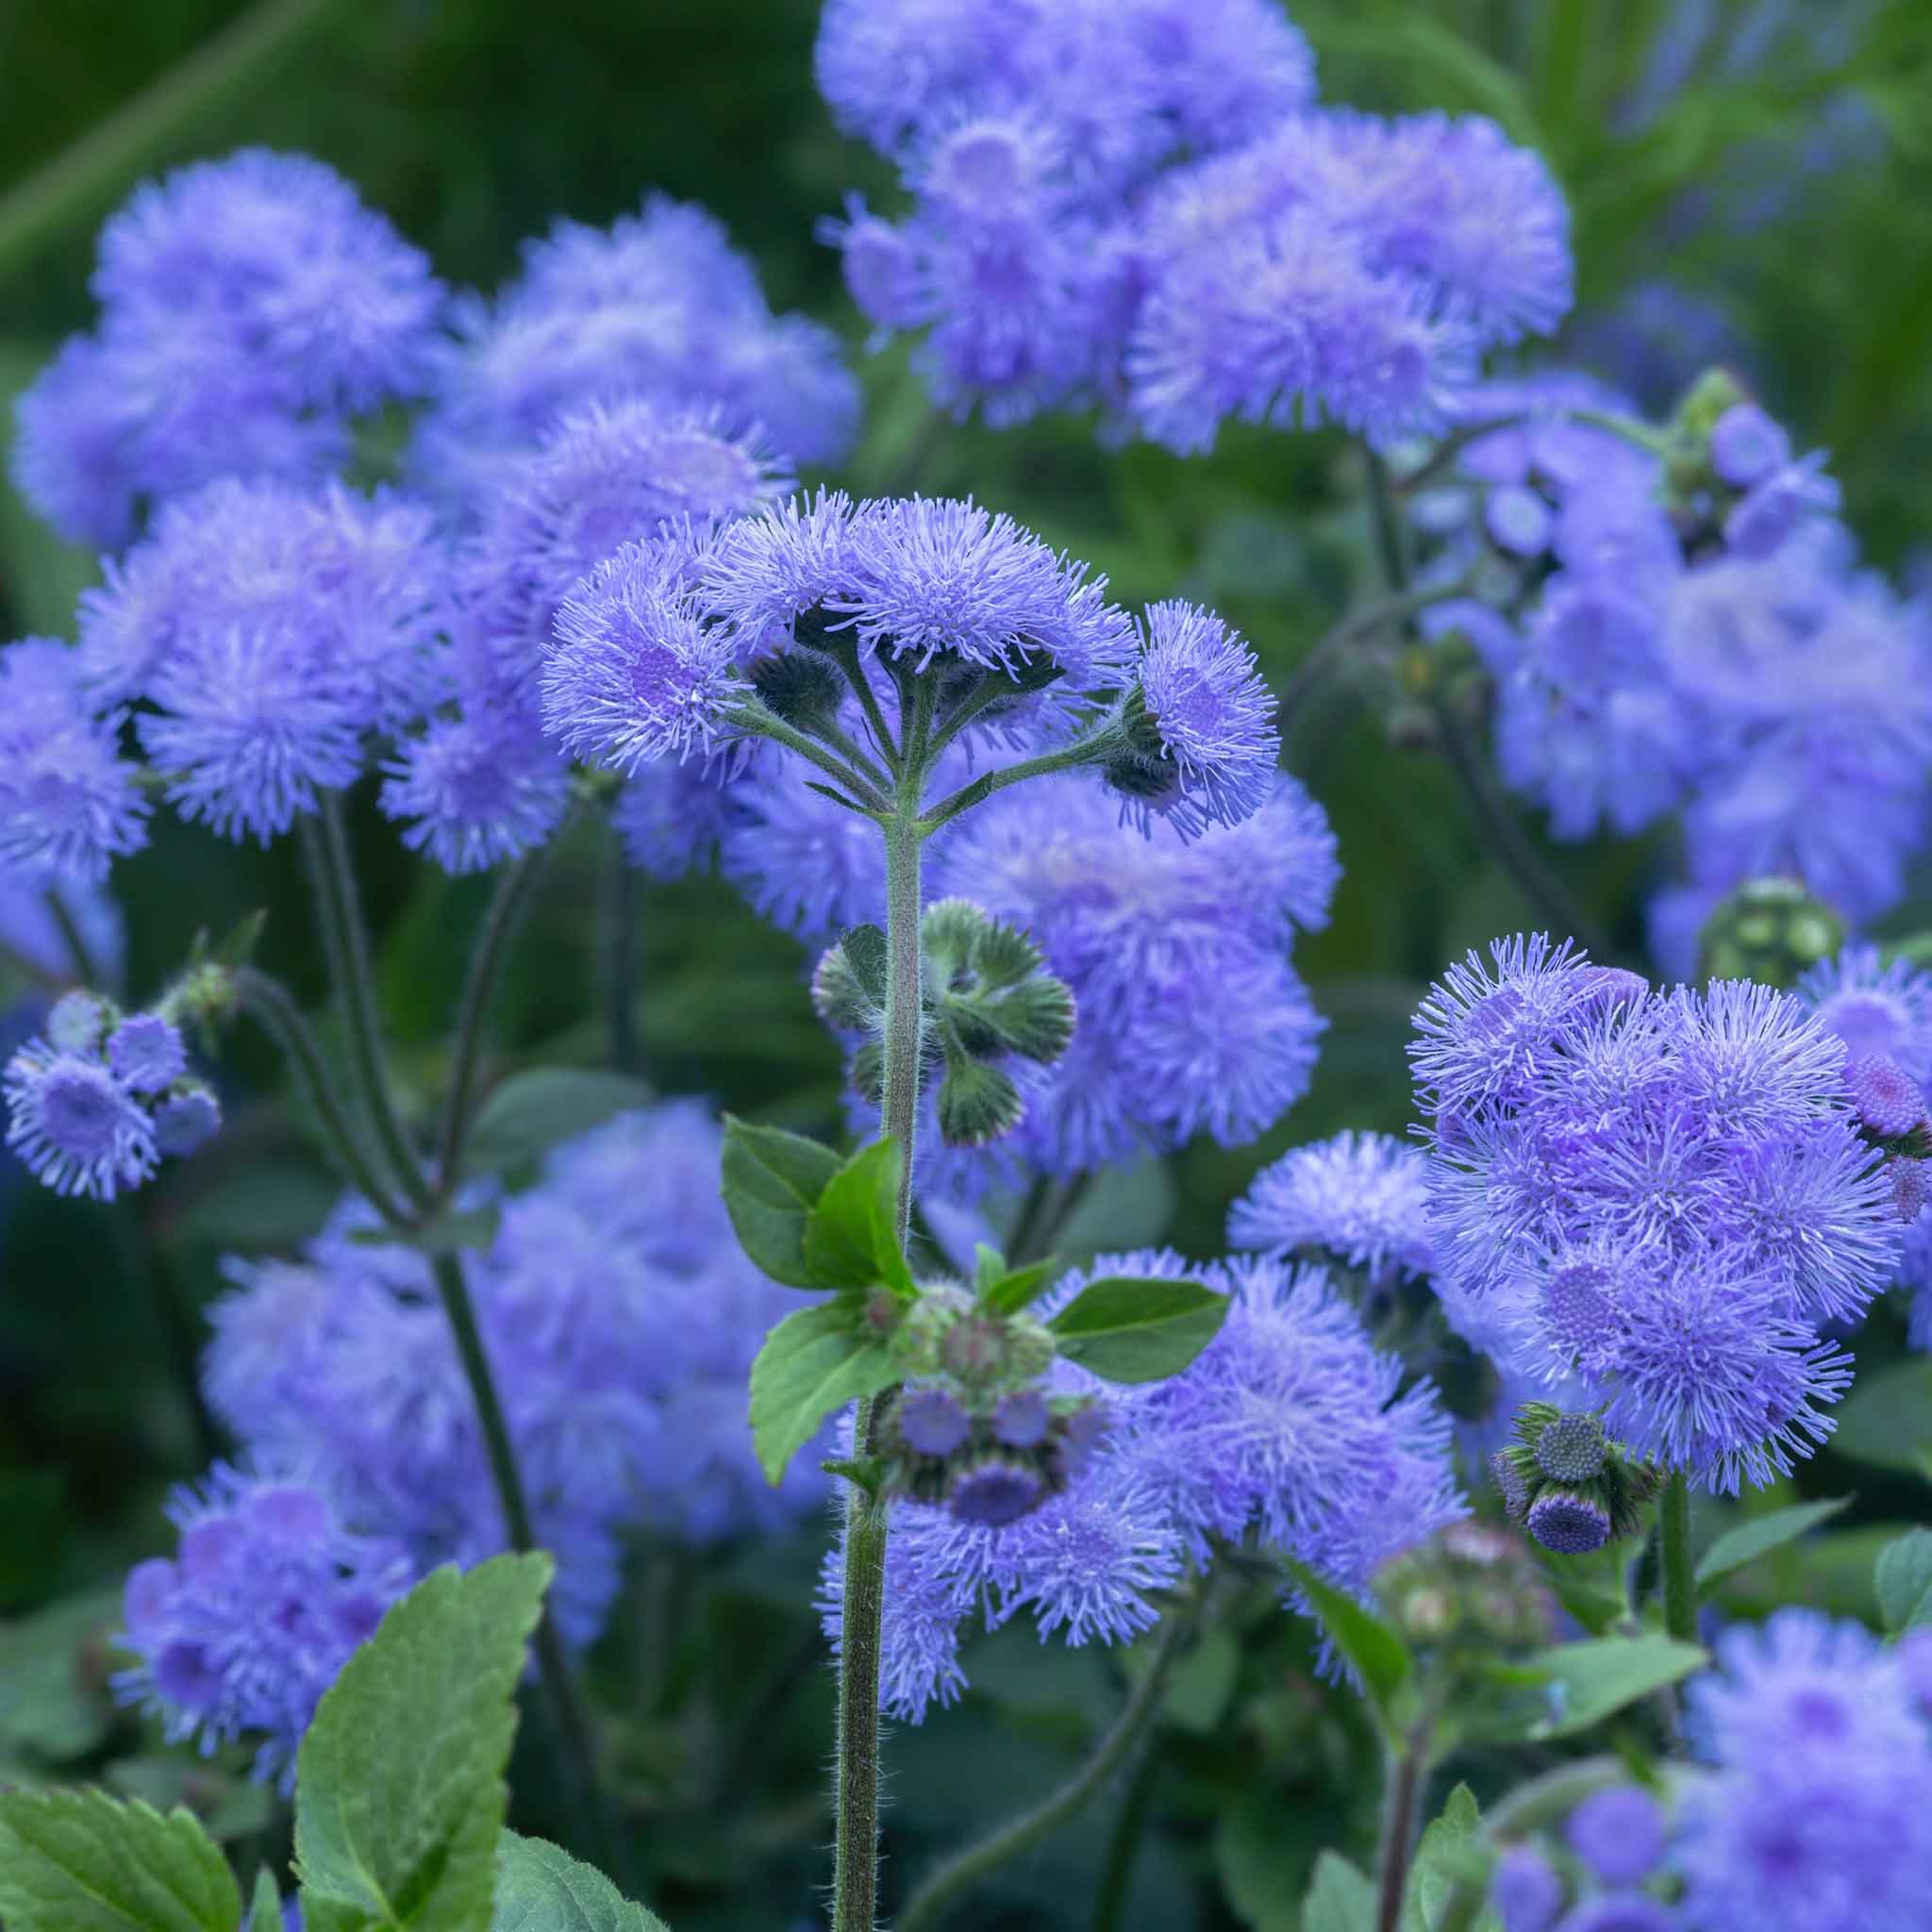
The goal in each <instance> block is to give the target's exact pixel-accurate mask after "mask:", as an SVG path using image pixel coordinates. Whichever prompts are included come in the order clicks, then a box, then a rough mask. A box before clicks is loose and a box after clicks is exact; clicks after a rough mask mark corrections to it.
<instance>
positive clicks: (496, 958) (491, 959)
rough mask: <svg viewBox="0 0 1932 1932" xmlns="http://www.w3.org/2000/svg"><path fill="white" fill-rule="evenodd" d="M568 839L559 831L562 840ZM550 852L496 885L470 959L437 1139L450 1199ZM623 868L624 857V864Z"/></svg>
mask: <svg viewBox="0 0 1932 1932" xmlns="http://www.w3.org/2000/svg"><path fill="white" fill-rule="evenodd" d="M561 835H562V828H561V827H559V830H558V836H559V837H560V836H561ZM549 851H550V847H549V845H540V846H538V847H537V848H536V849H535V850H534V851H532V852H526V853H525V855H524V856H523V857H522V858H519V859H518V860H517V861H516V862H515V863H514V864H513V865H512V866H510V867H509V869H508V871H507V872H506V873H504V874H503V876H502V877H501V878H499V879H498V880H497V882H496V891H495V892H494V894H493V895H492V896H491V901H490V906H489V909H488V910H487V911H486V912H485V913H484V915H483V924H482V926H481V928H480V929H479V930H478V932H477V934H476V943H475V947H474V948H473V949H472V950H471V953H470V965H469V971H468V974H467V975H466V976H465V978H464V981H463V997H462V1003H461V1005H460V1006H459V1007H458V1009H457V1030H456V1040H455V1044H454V1046H453V1048H452V1050H451V1056H450V1075H449V1091H447V1092H446V1093H445V1094H444V1095H443V1098H442V1125H441V1132H440V1133H439V1134H438V1136H437V1147H438V1153H437V1160H436V1190H437V1192H438V1194H439V1195H441V1197H442V1198H443V1199H444V1200H447V1199H448V1198H449V1195H450V1193H451V1191H453V1190H454V1189H455V1187H456V1185H457V1182H458V1178H459V1177H460V1174H461V1170H462V1164H463V1145H464V1142H465V1141H466V1140H467V1138H468V1135H469V1131H470V1123H471V1119H472V1114H473V1108H472V1104H471V1103H472V1101H473V1099H474V1097H475V1091H476V1073H477V1069H478V1068H479V1067H480V1065H481V1064H482V1059H483V1043H484V1038H485V1035H486V1033H487V1031H488V1023H489V1019H490V1007H491V1000H492V999H493V998H494V996H495V993H496V989H497V985H498V982H499V981H500V980H501V978H502V975H503V968H504V963H505V961H506V960H507V959H508V957H509V950H510V942H511V941H513V940H514V939H515V938H516V934H517V928H518V927H519V926H520V925H522V924H523V923H524V919H525V915H526V914H527V913H528V911H529V909H530V902H531V900H532V899H533V898H534V897H535V896H536V891H537V885H538V881H539V880H540V879H541V877H542V875H543V867H544V862H545V859H546V858H547V857H548V854H549ZM622 862H623V855H622V852H620V853H619V863H620V864H622Z"/></svg>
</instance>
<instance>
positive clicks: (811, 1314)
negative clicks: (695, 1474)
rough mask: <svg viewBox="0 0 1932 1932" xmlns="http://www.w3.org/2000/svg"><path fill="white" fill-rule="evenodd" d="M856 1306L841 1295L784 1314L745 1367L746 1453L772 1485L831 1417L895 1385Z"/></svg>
mask: <svg viewBox="0 0 1932 1932" xmlns="http://www.w3.org/2000/svg"><path fill="white" fill-rule="evenodd" d="M863 1322H864V1307H863V1304H862V1303H860V1302H859V1301H858V1300H857V1299H855V1298H852V1297H849V1296H845V1295H841V1296H838V1297H837V1298H836V1299H834V1300H831V1301H824V1302H814V1303H813V1304H812V1305H811V1306H810V1307H804V1308H800V1309H799V1310H798V1311H797V1313H796V1314H791V1315H787V1316H786V1317H785V1319H784V1320H783V1321H782V1322H780V1323H779V1324H778V1325H777V1326H776V1327H775V1328H774V1329H773V1330H772V1332H771V1333H770V1334H769V1335H767V1336H766V1337H765V1345H764V1346H763V1347H762V1348H761V1349H759V1350H758V1359H757V1360H756V1361H755V1362H753V1363H752V1365H751V1432H752V1446H753V1447H754V1449H755V1450H756V1451H757V1453H758V1466H759V1467H760V1468H761V1469H762V1470H763V1471H764V1472H765V1474H766V1475H767V1477H769V1478H770V1480H771V1481H773V1482H774V1483H776V1482H779V1481H780V1480H782V1479H783V1477H784V1474H785V1471H786V1469H787V1468H788V1467H789V1466H790V1464H791V1458H792V1457H794V1456H796V1455H797V1454H798V1452H799V1451H800V1450H801V1449H803V1448H804V1447H805V1445H806V1444H807V1443H808V1441H811V1439H812V1437H813V1436H814V1435H815V1434H816V1433H817V1432H818V1428H819V1424H821V1423H823V1422H824V1419H825V1418H826V1417H827V1416H828V1415H830V1414H832V1413H833V1412H834V1410H836V1409H841V1408H843V1407H845V1405H846V1404H847V1403H848V1402H855V1401H857V1400H858V1397H860V1396H861V1395H876V1394H877V1393H878V1392H879V1391H881V1390H882V1389H890V1388H891V1386H892V1384H893V1383H894V1382H895V1381H897V1380H898V1371H897V1369H896V1368H895V1367H894V1365H893V1361H892V1357H891V1353H890V1352H889V1351H888V1350H887V1349H886V1347H885V1346H884V1344H883V1343H881V1342H878V1341H874V1340H872V1339H871V1337H870V1336H869V1335H868V1333H867V1332H866V1331H865V1329H864V1327H863V1325H862V1324H863Z"/></svg>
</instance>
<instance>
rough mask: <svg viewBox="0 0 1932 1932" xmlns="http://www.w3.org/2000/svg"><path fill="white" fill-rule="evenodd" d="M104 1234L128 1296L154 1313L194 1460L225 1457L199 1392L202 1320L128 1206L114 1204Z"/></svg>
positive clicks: (221, 1439)
mask: <svg viewBox="0 0 1932 1932" xmlns="http://www.w3.org/2000/svg"><path fill="white" fill-rule="evenodd" d="M108 1235H109V1236H110V1238H111V1239H112V1241H113V1243H114V1258H115V1260H116V1261H117V1262H118V1263H119V1265H120V1269H121V1274H122V1277H123V1279H124V1280H125V1282H126V1284H127V1287H128V1289H129V1291H131V1292H132V1293H134V1294H135V1295H136V1296H137V1297H138V1298H139V1299H141V1300H142V1301H144V1302H146V1304H147V1305H148V1307H150V1308H151V1309H152V1310H153V1311H154V1318H155V1327H156V1329H157V1331H158V1334H159V1337H160V1343H161V1353H162V1355H163V1356H164V1357H166V1358H167V1363H168V1369H169V1373H170V1374H172V1375H173V1376H174V1378H175V1387H176V1389H177V1390H178V1391H180V1395H181V1405H182V1407H184V1408H185V1409H186V1410H187V1411H188V1421H189V1425H190V1427H191V1428H192V1430H193V1433H194V1448H195V1459H196V1460H197V1462H199V1463H201V1464H202V1465H203V1466H206V1465H207V1464H208V1463H210V1462H213V1461H215V1460H217V1459H218V1458H219V1457H223V1456H225V1455H226V1454H227V1453H228V1444H227V1442H226V1441H225V1438H224V1437H223V1434H222V1431H221V1429H220V1428H219V1427H218V1426H217V1425H216V1423H215V1419H214V1416H213V1415H212V1414H211V1413H210V1411H209V1409H208V1403H207V1400H206V1399H205V1398H204V1396H203V1395H202V1392H201V1376H200V1374H199V1364H200V1357H201V1335H200V1328H201V1320H200V1315H199V1313H198V1311H197V1310H196V1309H195V1308H194V1307H192V1304H191V1303H190V1302H189V1301H188V1299H187V1298H186V1296H184V1295H183V1294H182V1293H181V1291H180V1284H179V1282H178V1281H177V1280H176V1279H175V1275H174V1274H173V1272H172V1271H171V1270H170V1269H169V1268H168V1266H167V1264H166V1263H165V1262H164V1261H163V1260H162V1258H161V1257H160V1256H159V1255H158V1254H157V1253H156V1252H155V1248H154V1244H153V1242H152V1241H149V1239H148V1236H147V1230H146V1229H145V1228H144V1227H143V1226H142V1222H141V1216H140V1213H139V1211H138V1210H137V1209H136V1208H135V1205H134V1203H133V1202H132V1201H128V1200H125V1199H124V1200H119V1201H116V1202H115V1203H114V1204H113V1205H112V1206H111V1207H110V1208H108Z"/></svg>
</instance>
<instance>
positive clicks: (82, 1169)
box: [5, 992, 222, 1201]
mask: <svg viewBox="0 0 1932 1932" xmlns="http://www.w3.org/2000/svg"><path fill="white" fill-rule="evenodd" d="M5 1088H6V1096H7V1113H8V1126H7V1144H8V1146H9V1147H10V1148H12V1150H13V1151H14V1153H16V1154H17V1155H18V1156H19V1157H20V1158H21V1159H22V1160H24V1161H25V1163H26V1165H27V1167H28V1169H29V1170H30V1171H31V1172H32V1173H33V1174H35V1175H36V1176H37V1177H38V1178H39V1179H40V1180H41V1181H42V1182H43V1183H44V1184H45V1185H46V1186H47V1187H50V1188H52V1189H53V1190H54V1191H55V1192H56V1193H57V1194H81V1195H86V1196H88V1197H89V1198H91V1199H92V1200H96V1201H111V1200H112V1199H113V1198H114V1197H115V1195H116V1194H117V1193H122V1192H125V1191H126V1190H128V1189H130V1188H139V1187H141V1186H142V1185H143V1184H144V1183H145V1182H146V1181H148V1180H149V1179H151V1178H152V1177H153V1175H154V1172H155V1170H156V1168H157V1167H158V1166H159V1165H160V1161H161V1158H162V1157H163V1156H164V1155H167V1156H176V1157H178V1156H185V1155H189V1154H192V1153H193V1152H194V1151H195V1149H196V1148H198V1147H200V1146H201V1145H202V1144H203V1142H204V1141H208V1139H209V1138H210V1137H211V1136H212V1135H213V1134H214V1133H215V1131H216V1129H217V1128H219V1127H220V1125H221V1124H222V1110H221V1107H220V1105H219V1103H218V1102H217V1101H216V1099H215V1096H214V1093H213V1091H212V1090H211V1089H210V1088H209V1087H208V1083H207V1082H206V1081H204V1080H200V1079H196V1078H195V1077H194V1076H193V1075H192V1074H190V1073H189V1071H188V1049H187V1046H186V1045H185V1044H184V1042H183V1041H182V1039H181V1034H180V1030H179V1028H177V1027H176V1026H175V1024H174V1023H173V1022H172V1021H170V1020H167V1019H164V1018H163V1017H162V1016H161V1015H160V1014H159V1013H130V1014H127V1015H125V1016H124V1015H122V1014H121V1013H120V1012H119V1011H118V1010H117V1009H116V1008H114V1006H113V1005H112V1004H111V1003H110V1002H109V1001H107V1000H104V999H101V998H99V997H98V996H96V995H95V994H93V993H91V992H70V993H66V994H63V995H62V996H61V998H59V999H58V1000H57V1001H56V1002H55V1003H54V1007H53V1009H52V1010H51V1011H50V1012H49V1013H48V1015H47V1025H46V1032H45V1034H44V1036H42V1037H37V1038H35V1039H33V1040H30V1041H27V1043H26V1044H25V1046H23V1047H21V1048H20V1049H19V1050H18V1051H17V1052H16V1053H15V1054H14V1055H13V1057H12V1058H11V1059H9V1060H8V1062H7V1074H6V1080H5Z"/></svg>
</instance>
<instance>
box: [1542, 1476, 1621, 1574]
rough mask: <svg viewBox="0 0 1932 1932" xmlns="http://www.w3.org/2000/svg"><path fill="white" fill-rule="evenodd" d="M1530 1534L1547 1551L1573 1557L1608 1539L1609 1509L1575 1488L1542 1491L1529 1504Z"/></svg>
mask: <svg viewBox="0 0 1932 1932" xmlns="http://www.w3.org/2000/svg"><path fill="white" fill-rule="evenodd" d="M1528 1522H1529V1533H1530V1535H1531V1536H1533V1537H1534V1538H1535V1539H1536V1540H1537V1541H1538V1542H1540V1543H1541V1544H1542V1546H1543V1548H1544V1549H1546V1550H1555V1551H1556V1552H1557V1554H1558V1555H1559V1556H1565V1557H1576V1556H1584V1555H1587V1554H1588V1553H1589V1552H1590V1551H1591V1550H1600V1549H1602V1548H1603V1546H1604V1545H1605V1544H1606V1543H1607V1542H1608V1541H1609V1540H1610V1512H1609V1511H1608V1510H1607V1509H1606V1508H1605V1507H1604V1506H1603V1505H1602V1504H1601V1503H1599V1502H1598V1501H1597V1500H1596V1498H1595V1497H1594V1496H1587V1495H1585V1494H1583V1493H1582V1492H1581V1491H1576V1490H1545V1491H1543V1492H1542V1493H1541V1495H1540V1496H1538V1498H1537V1499H1536V1501H1535V1502H1534V1503H1532V1504H1531V1505H1530V1506H1529V1518H1528Z"/></svg>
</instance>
